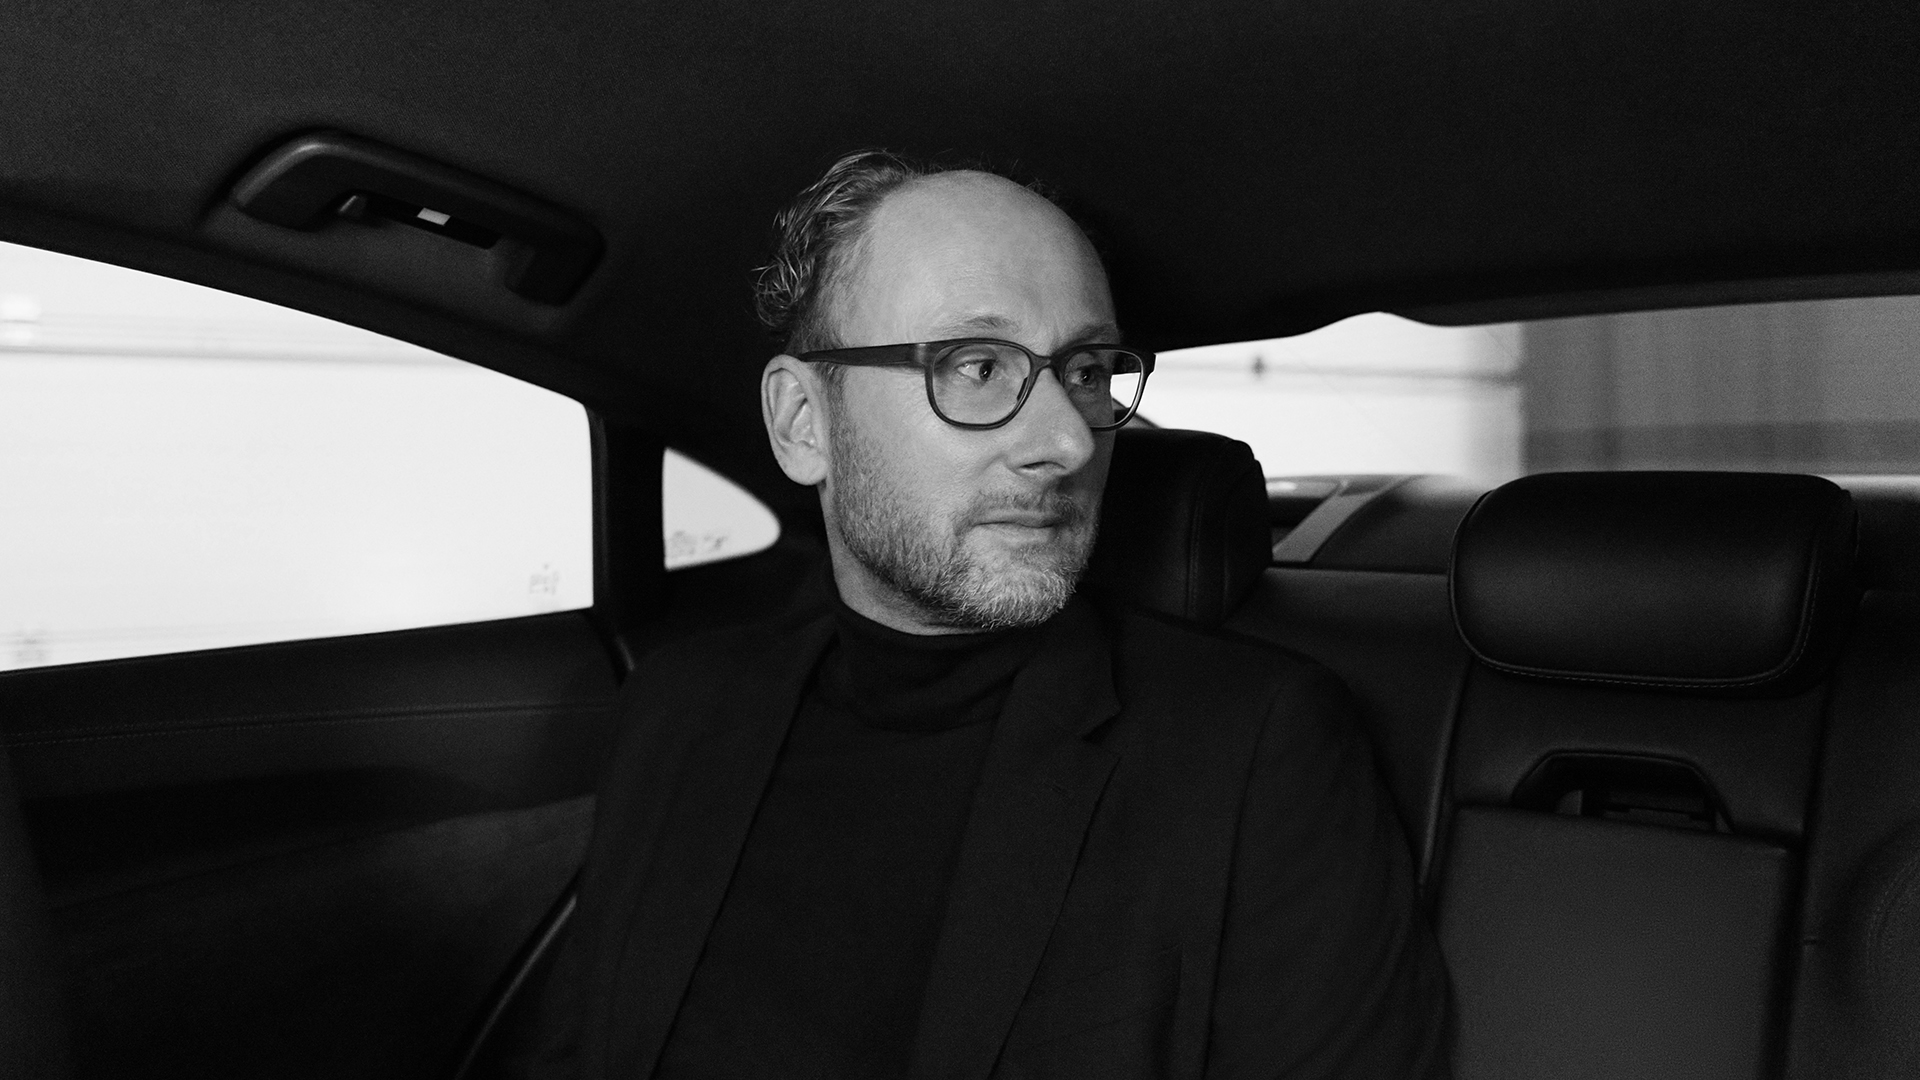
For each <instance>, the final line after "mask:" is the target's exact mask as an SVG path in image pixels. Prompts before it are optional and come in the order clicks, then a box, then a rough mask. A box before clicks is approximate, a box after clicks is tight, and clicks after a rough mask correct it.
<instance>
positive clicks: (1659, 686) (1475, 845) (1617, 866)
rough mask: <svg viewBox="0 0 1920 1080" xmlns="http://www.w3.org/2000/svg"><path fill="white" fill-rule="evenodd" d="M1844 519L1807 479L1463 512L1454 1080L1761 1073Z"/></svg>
mask: <svg viewBox="0 0 1920 1080" xmlns="http://www.w3.org/2000/svg"><path fill="white" fill-rule="evenodd" d="M1854 543H1855V516H1854V511H1853V508H1852V504H1851V500H1850V498H1849V496H1848V495H1847V493H1846V492H1845V491H1843V490H1841V489H1840V488H1838V487H1836V486H1835V485H1833V484H1831V483H1828V482H1827V481H1824V480H1820V479H1817V478H1814V477H1805V476H1785V475H1759V474H1729V473H1719V474H1697V473H1696V474H1688V473H1613V474H1598V473H1587V474H1577V473H1566V474H1549V475H1542V476H1533V477H1528V478H1525V479H1522V480H1519V481H1515V482H1514V483H1512V484H1509V485H1507V486H1505V487H1502V488H1500V489H1498V490H1495V491H1493V492H1490V493H1488V494H1487V495H1486V496H1485V497H1484V498H1482V500H1481V501H1480V502H1479V503H1478V504H1477V505H1476V506H1475V507H1474V509H1473V511H1472V512H1471V513H1470V514H1469V515H1468V517H1467V519H1466V521H1465V522H1464V523H1463V524H1462V526H1461V528H1460V531H1459V534H1458V537H1457V540H1456V545H1455V555H1454V565H1453V571H1452V581H1451V590H1452V600H1453V607H1454V613H1455V619H1456V622H1457V625H1458V628H1459V631H1460V635H1461V637H1462V639H1463V640H1464V641H1465V643H1466V645H1467V647H1468V648H1469V649H1470V650H1471V652H1472V653H1473V655H1474V657H1475V660H1476V662H1475V664H1474V665H1473V667H1472V669H1471V671H1470V672H1469V676H1468V679H1467V682H1466V685H1465V687H1464V690H1463V692H1462V697H1461V704H1460V707H1459V712H1458V727H1457V731H1456V733H1455V737H1454V745H1453V751H1452V754H1451V757H1450V761H1451V765H1450V777H1449V779H1450V798H1449V807H1450V819H1449V821H1448V824H1447V828H1446V831H1445V837H1444V841H1443V847H1442V854H1441V859H1442V868H1441V874H1440V878H1439V882H1440V886H1439V895H1438V919H1437V921H1438V928H1439V932H1440V937H1441V943H1442V948H1443V950H1444V951H1445V953H1446V956H1447V960H1448V964H1449V967H1450V969H1451V973H1452V976H1453V980H1454V988H1455V1005H1456V1012H1457V1022H1458V1028H1457V1039H1456V1056H1455V1075H1456V1076H1458V1077H1460V1078H1461V1080H1479V1078H1491V1077H1531V1078H1536V1080H1573V1078H1588V1077H1591V1078H1594V1080H1599V1078H1603V1077H1604V1078H1618V1077H1634V1078H1636V1080H1657V1078H1661V1077H1674V1078H1680V1077H1685V1078H1688V1080H1700V1078H1706V1077H1755V1076H1762V1075H1772V1074H1773V1073H1774V1072H1775V1071H1776V1070H1777V1068H1778V1063H1779V1059H1780V1056H1781V1052H1782V1042H1783V1040H1781V1039H1780V1038H1779V1032H1780V1030H1781V1027H1782V1025H1781V1023H1780V1020H1781V1019H1782V1004H1783V1002H1784V1000H1785V995H1784V992H1785V989H1786V987H1787V980H1788V979H1789V978H1790V971H1791V967H1792V965H1791V962H1790V961H1789V959H1788V958H1789V956H1790V954H1791V953H1790V942H1791V940H1792V935H1793V933H1794V930H1795V922H1796V919H1795V910H1796V898H1797V895H1798V882H1799V877H1800V865H1801V858H1802V855H1803V847H1804V838H1805V836H1806V829H1807V808H1808V800H1809V796H1810V793H1811V791H1812V787H1813V779H1814V764H1815V762H1816V760H1817V757H1818V747H1819V740H1820V735H1821V723H1822V713H1823V707H1824V704H1825V700H1826V696H1827V694H1826V690H1827V688H1826V683H1825V681H1824V680H1825V679H1826V677H1827V675H1828V672H1829V670H1830V669H1831V666H1832V660H1833V657H1834V655H1835V653H1836V652H1837V650H1838V649H1839V647H1840V646H1841V644H1842V642H1843V640H1844V638H1845V635H1846V632H1847V630H1848V627H1849V624H1850V622H1851V619H1852V616H1853V612H1854V608H1855V606H1856V601H1857V590H1856V587H1855V584H1854V558H1853V556H1854Z"/></svg>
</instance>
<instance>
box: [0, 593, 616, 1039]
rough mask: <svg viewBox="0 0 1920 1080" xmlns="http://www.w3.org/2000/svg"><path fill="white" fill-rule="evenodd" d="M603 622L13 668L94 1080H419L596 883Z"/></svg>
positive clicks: (13, 720)
mask: <svg viewBox="0 0 1920 1080" xmlns="http://www.w3.org/2000/svg"><path fill="white" fill-rule="evenodd" d="M616 685H617V683H616V676H615V672H614V667H613V664H612V662H611V660H610V656H609V653H608V652H607V650H606V649H605V648H604V646H603V644H602V642H601V640H600V638H599V637H598V636H597V635H596V634H595V633H594V632H593V629H592V627H591V626H590V624H589V623H588V620H587V616H586V614H585V613H582V612H570V613H563V614H557V615H547V616H539V617H535V618H526V619H515V620H509V621H502V622H493V623H480V624H471V625H465V626H453V627H439V628H433V629H426V630H413V631H405V632H400V633H391V634H378V635H368V636H364V637H356V638H340V639H330V640H323V641H309V642H295V643H285V644H276V645H266V646H256V647H249V648H243V649H229V650H222V651H218V652H205V653H189V654H181V655H176V656H165V657H149V658H143V659H137V660H123V661H113V662H109V663H102V664H88V665H79V666H74V667H67V668H46V669H35V670H25V671H17V672H12V673H8V674H6V675H0V724H3V725H4V733H5V737H6V740H7V742H8V745H9V748H10V752H11V754H12V756H13V760H14V764H15V769H16V771H17V773H18V776H19V779H20V786H21V789H22V795H23V797H24V805H23V810H24V813H25V817H26V821H27V827H28V831H29V833H30V835H31V837H32V840H33V842H34V845H35V848H36V852H37V854H38V856H39V858H40V862H41V865H42V868H43V872H44V874H45V876H46V881H47V888H48V892H49V895H50V898H51V902H52V908H53V922H54V925H55V929H56V934H57V937H58V938H59V943H60V944H61V945H62V946H63V947H64V949H65V951H66V954H67V959H68V961H69V964H70V971H71V974H72V976H73V980H74V991H75V992H74V998H73V1001H74V1006H75V1010H76V1015H75V1041H76V1044H77V1046H78V1048H79V1060H80V1064H81V1074H82V1075H83V1076H102V1077H104V1076H139V1075H156V1074H168V1075H201V1076H228V1075H246V1076H267V1075H271V1076H342V1075H353V1076H417V1075H420V1074H422V1072H425V1071H432V1070H433V1069H436V1068H441V1067H444V1064H445V1060H446V1058H447V1056H448V1055H449V1054H451V1053H452V1052H453V1051H454V1047H455V1045H456V1043H457V1041H458V1039H459V1037H460V1035H461V1033H462V1032H463V1030H464V1029H465V1027H466V1026H467V1024H468V1023H469V1022H470V1021H471V1019H472V1015H473V1013H474V1011H475V1010H476V1009H477V1008H478V1007H479V1005H480V1002H481V1000H482V998H483V997H484V995H485V993H486V991H487V989H488V987H489V986H490V985H491V984H492V983H493V981H494V980H495V979H496V978H497V977H498V976H499V974H500V971H501V970H502V968H503V967H504V966H505V964H506V963H507V961H508V959H509V958H510V957H511V955H512V954H513V953H514V951H515V950H516V949H517V948H519V946H520V944H521V942H522V941H523V939H524V938H525V937H526V935H527V934H528V932H529V931H530V930H531V929H532V928H533V926H534V924H535V923H536V922H537V921H538V919H539V917H540V915H541V914H542V913H543V912H544V911H545V910H546V908H547V907H548V905H550V904H551V903H552V901H553V899H554V897H555V896H556V895H557V894H558V893H559V892H560V890H561V889H562V888H563V887H564V885H565V883H566V881H567V879H568V878H569V877H570V876H571V875H572V873H573V872H574V870H575V869H576V867H577V865H578V860H579V857H580V854H581V851H582V850H583V849H584V844H585V839H586V835H587V832H588V829H589V827H590V822H591V798H590V797H589V796H588V794H587V793H588V792H590V791H591V788H592V785H593V783H594V781H595V779H596V774H597V769H598V764H599V762H600V760H601V759H602V757H603V755H604V748H605V746H606V743H607V738H608V735H609V732H610V721H611V717H612V707H613V701H614V697H615V693H616Z"/></svg>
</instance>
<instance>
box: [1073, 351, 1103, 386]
mask: <svg viewBox="0 0 1920 1080" xmlns="http://www.w3.org/2000/svg"><path fill="white" fill-rule="evenodd" d="M1112 378H1113V375H1112V364H1111V363H1109V362H1107V361H1105V360H1102V359H1101V358H1099V357H1094V356H1089V357H1086V358H1084V359H1077V360H1074V361H1073V362H1072V363H1070V364H1068V365H1067V383H1068V385H1070V386H1076V387H1086V388H1088V389H1098V388H1100V387H1103V386H1105V385H1107V383H1108V382H1109V381H1111V380H1112Z"/></svg>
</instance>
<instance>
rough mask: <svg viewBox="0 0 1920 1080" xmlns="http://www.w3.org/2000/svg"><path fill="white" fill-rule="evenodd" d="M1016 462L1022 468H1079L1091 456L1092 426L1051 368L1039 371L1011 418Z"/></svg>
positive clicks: (1065, 470) (1064, 471)
mask: <svg viewBox="0 0 1920 1080" xmlns="http://www.w3.org/2000/svg"><path fill="white" fill-rule="evenodd" d="M1009 426H1010V427H1013V428H1014V429H1015V430H1014V435H1015V437H1016V438H1017V440H1018V441H1017V443H1016V445H1015V452H1016V455H1017V461H1016V464H1017V465H1018V466H1019V467H1021V468H1023V469H1037V470H1043V471H1057V472H1059V473H1061V474H1062V475H1070V474H1072V473H1076V472H1079V471H1080V469H1081V468H1082V467H1083V466H1085V465H1086V464H1087V462H1089V461H1091V460H1092V459H1093V450H1094V443H1093V430H1092V429H1091V428H1089V427H1088V426H1087V419H1086V417H1084V416H1081V415H1080V410H1079V409H1078V408H1076V407H1074V404H1073V401H1072V399H1070V398H1068V397H1067V391H1066V388H1065V387H1063V386H1061V385H1060V380H1059V378H1057V377H1056V376H1055V375H1054V373H1053V372H1052V371H1043V372H1041V373H1040V377H1039V378H1037V379H1035V380H1034V383H1033V389H1032V390H1031V391H1029V392H1028V394H1027V403H1026V404H1025V405H1022V406H1021V407H1020V414H1019V415H1018V416H1015V417H1014V418H1013V423H1012V424H1011V425H1009Z"/></svg>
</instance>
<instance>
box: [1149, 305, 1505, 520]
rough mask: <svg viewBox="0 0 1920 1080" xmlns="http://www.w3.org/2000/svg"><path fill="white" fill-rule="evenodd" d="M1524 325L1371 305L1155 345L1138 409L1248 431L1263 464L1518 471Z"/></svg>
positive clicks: (1307, 469) (1298, 468) (1291, 470)
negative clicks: (1284, 334)
mask: <svg viewBox="0 0 1920 1080" xmlns="http://www.w3.org/2000/svg"><path fill="white" fill-rule="evenodd" d="M1519 338H1520V334H1519V330H1518V328H1517V327H1514V326H1511V325H1508V326H1484V327H1483V326H1475V327H1466V328H1458V327H1436V326H1427V325H1425V324H1422V323H1417V322H1413V321H1412V320H1410V319H1403V318H1400V317H1399V316H1397V315H1387V314H1381V313H1376V314H1372V315H1360V316H1356V317H1354V318H1351V319H1347V320H1344V321H1342V322H1338V323H1335V324H1333V325H1332V326H1328V327H1324V328H1322V329H1320V330H1316V331H1314V332H1312V333H1310V334H1301V335H1299V336H1297V337H1290V338H1276V339H1274V340H1271V341H1256V342H1241V343H1238V344H1232V345H1213V346H1208V347H1206V348H1200V349H1181V350H1178V351H1173V352H1166V353H1162V354H1160V357H1159V360H1158V362H1157V364H1156V365H1155V368H1154V373H1153V376H1152V377H1151V378H1150V379H1148V381H1147V392H1146V397H1145V398H1144V399H1143V400H1142V401H1141V403H1140V412H1141V414H1142V415H1144V416H1146V417H1147V418H1148V419H1149V420H1151V421H1153V422H1154V423H1156V424H1159V425H1161V426H1163V427H1183V428H1199V429H1201V430H1204V431H1218V432H1222V433H1224V434H1227V435H1231V436H1233V437H1234V438H1236V439H1242V440H1244V441H1246V442H1247V443H1248V444H1249V445H1251V446H1252V447H1253V452H1254V455H1255V456H1256V457H1258V458H1259V459H1260V463H1261V465H1263V466H1264V467H1265V468H1266V471H1267V474H1268V475H1269V476H1300V475H1314V474H1323V473H1454V474H1457V475H1462V476H1470V477H1474V478H1477V479H1482V480H1485V481H1487V482H1489V483H1499V482H1501V481H1505V480H1510V479H1512V478H1513V477H1515V476H1518V475H1519V474H1520V468H1521V461H1520V448H1521V431H1522V426H1521V425H1522V412H1521V387H1520V382H1519V378H1518V376H1519V367H1520V346H1519Z"/></svg>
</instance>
